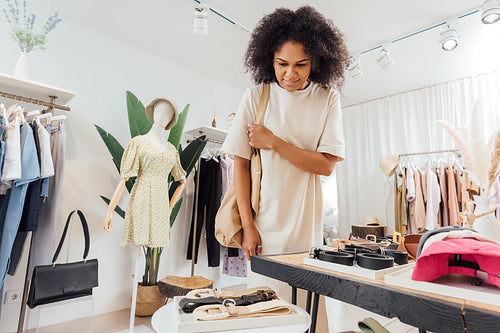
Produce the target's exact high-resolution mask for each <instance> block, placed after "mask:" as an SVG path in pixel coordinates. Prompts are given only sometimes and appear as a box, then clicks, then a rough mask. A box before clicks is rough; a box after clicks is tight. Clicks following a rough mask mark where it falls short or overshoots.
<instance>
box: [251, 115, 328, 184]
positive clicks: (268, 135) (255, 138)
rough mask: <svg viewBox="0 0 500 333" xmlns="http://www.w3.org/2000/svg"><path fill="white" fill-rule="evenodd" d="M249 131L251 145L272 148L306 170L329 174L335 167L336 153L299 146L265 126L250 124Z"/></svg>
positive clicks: (323, 174) (318, 173)
mask: <svg viewBox="0 0 500 333" xmlns="http://www.w3.org/2000/svg"><path fill="white" fill-rule="evenodd" d="M248 131H249V134H248V139H249V141H248V143H249V145H250V146H251V147H254V148H259V149H272V150H274V151H276V152H277V153H278V154H280V155H281V157H283V158H284V159H286V160H288V162H290V163H292V164H293V165H295V166H296V167H298V168H300V169H302V170H304V171H307V172H310V173H314V174H317V175H322V176H329V175H331V174H332V172H333V170H334V169H335V164H336V163H337V157H336V156H334V155H331V154H327V153H318V152H315V151H310V150H305V149H302V148H298V147H296V146H294V145H292V144H290V143H288V142H286V141H283V140H282V139H280V138H278V137H277V136H276V135H274V134H273V133H272V132H271V131H270V130H268V129H267V128H265V127H264V126H259V125H255V124H249V125H248Z"/></svg>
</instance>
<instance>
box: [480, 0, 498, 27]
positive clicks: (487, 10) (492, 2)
mask: <svg viewBox="0 0 500 333" xmlns="http://www.w3.org/2000/svg"><path fill="white" fill-rule="evenodd" d="M499 20H500V0H484V1H483V5H482V6H481V21H482V22H483V23H484V24H492V23H495V22H498V21H499Z"/></svg>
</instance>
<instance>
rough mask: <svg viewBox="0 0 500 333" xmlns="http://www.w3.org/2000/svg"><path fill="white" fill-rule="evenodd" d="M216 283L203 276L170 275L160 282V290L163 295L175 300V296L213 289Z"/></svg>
mask: <svg viewBox="0 0 500 333" xmlns="http://www.w3.org/2000/svg"><path fill="white" fill-rule="evenodd" d="M213 286H214V282H213V281H212V280H209V279H205V278H204V277H201V276H190V277H183V276H171V275H168V276H167V277H166V278H164V279H161V280H160V281H159V282H158V288H159V289H160V293H162V295H164V296H167V297H168V298H174V296H185V295H186V294H187V293H188V292H190V291H191V290H194V289H205V288H210V289H211V288H213Z"/></svg>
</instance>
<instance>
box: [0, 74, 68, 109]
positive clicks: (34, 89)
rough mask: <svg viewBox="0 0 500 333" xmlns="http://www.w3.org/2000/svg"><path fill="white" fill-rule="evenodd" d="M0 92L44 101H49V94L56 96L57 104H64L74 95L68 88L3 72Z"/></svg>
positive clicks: (0, 75) (0, 78) (0, 76)
mask: <svg viewBox="0 0 500 333" xmlns="http://www.w3.org/2000/svg"><path fill="white" fill-rule="evenodd" d="M0 92H5V93H8V94H12V95H17V96H25V97H29V98H32V99H37V100H40V101H44V102H50V97H49V96H54V97H56V98H57V99H56V100H55V103H57V104H66V103H67V102H68V101H70V100H71V99H72V98H73V96H74V95H75V94H74V93H73V92H71V91H69V90H65V89H62V88H57V87H54V86H50V85H48V84H45V83H40V82H36V81H31V80H25V79H20V78H17V77H14V76H12V75H9V74H5V73H0Z"/></svg>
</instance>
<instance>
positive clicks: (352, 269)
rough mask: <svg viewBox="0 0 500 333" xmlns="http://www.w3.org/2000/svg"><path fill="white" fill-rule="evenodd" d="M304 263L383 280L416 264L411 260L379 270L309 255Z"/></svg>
mask: <svg viewBox="0 0 500 333" xmlns="http://www.w3.org/2000/svg"><path fill="white" fill-rule="evenodd" d="M303 263H304V264H305V265H309V266H315V267H320V268H325V269H329V270H331V271H334V272H340V273H345V274H350V275H355V276H360V277H364V278H367V279H372V280H381V279H383V278H384V276H385V275H386V274H389V273H392V272H395V271H398V270H400V269H402V268H405V267H409V266H413V265H414V264H415V263H414V262H410V263H408V264H405V265H398V264H394V266H393V267H389V268H384V269H379V270H373V269H367V268H363V267H360V266H358V265H354V266H347V265H342V264H335V263H333V262H328V261H324V260H319V259H313V258H309V257H305V258H304V260H303Z"/></svg>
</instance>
